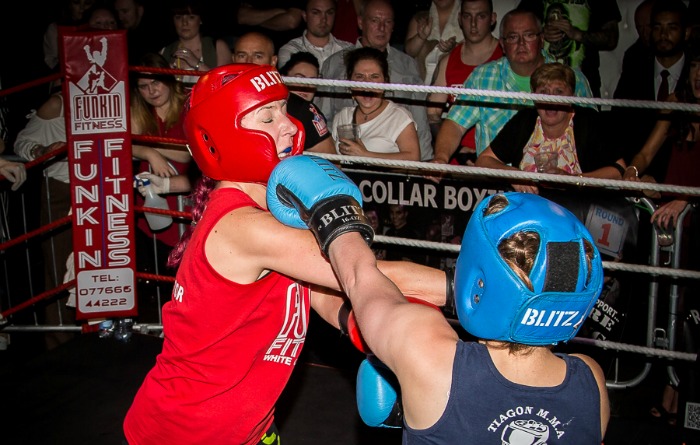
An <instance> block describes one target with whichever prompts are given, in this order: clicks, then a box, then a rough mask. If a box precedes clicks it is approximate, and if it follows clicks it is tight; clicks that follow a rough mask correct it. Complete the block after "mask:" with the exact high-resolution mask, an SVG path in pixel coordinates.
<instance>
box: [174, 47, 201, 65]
mask: <svg viewBox="0 0 700 445" xmlns="http://www.w3.org/2000/svg"><path fill="white" fill-rule="evenodd" d="M173 57H174V58H175V59H176V60H175V61H173V64H172V65H173V68H182V69H186V68H194V67H195V66H197V64H198V63H199V58H198V57H197V56H195V55H194V53H193V52H192V51H190V50H189V49H187V48H178V49H177V50H176V51H175V52H174V53H173ZM178 60H179V61H180V63H179V66H178Z"/></svg>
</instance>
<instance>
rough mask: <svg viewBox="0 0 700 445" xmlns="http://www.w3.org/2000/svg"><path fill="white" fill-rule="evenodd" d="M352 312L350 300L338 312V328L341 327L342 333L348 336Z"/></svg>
mask: <svg viewBox="0 0 700 445" xmlns="http://www.w3.org/2000/svg"><path fill="white" fill-rule="evenodd" d="M351 310H352V305H351V304H350V301H349V300H345V302H344V303H343V305H342V306H340V309H339V310H338V326H339V327H340V333H341V334H343V335H345V336H348V335H350V333H349V332H348V318H350V311H351Z"/></svg>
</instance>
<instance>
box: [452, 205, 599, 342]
mask: <svg viewBox="0 0 700 445" xmlns="http://www.w3.org/2000/svg"><path fill="white" fill-rule="evenodd" d="M502 195H503V196H505V197H506V198H507V201H508V203H507V204H506V205H505V208H503V209H502V210H500V211H497V212H495V213H492V214H490V215H486V209H487V207H488V205H489V203H490V202H491V200H492V199H493V198H494V196H490V197H488V198H486V199H484V200H483V201H482V202H481V203H480V204H479V205H478V206H477V207H476V209H475V210H474V214H473V215H472V217H471V219H470V220H469V224H468V225H467V229H466V231H465V233H464V238H463V241H462V248H461V250H460V253H459V258H458V259H457V266H456V269H455V300H456V301H455V305H456V308H457V316H458V318H459V321H460V323H461V324H462V326H463V327H464V328H465V329H466V330H467V332H469V333H470V334H472V335H474V336H476V337H479V338H483V339H486V340H500V341H508V342H513V343H522V344H526V345H533V346H539V345H548V344H555V343H557V342H560V341H567V340H569V339H571V338H572V337H574V336H575V335H576V333H577V332H578V330H579V329H580V328H581V325H582V324H583V322H584V321H585V320H586V317H588V315H589V313H590V312H591V310H592V309H593V305H594V304H595V302H596V300H597V299H598V296H599V295H600V291H601V289H602V287H603V265H602V261H601V259H600V252H598V250H597V249H596V247H595V243H594V242H593V239H592V238H591V235H590V233H589V232H588V230H587V229H586V227H585V226H584V225H583V224H582V223H581V222H580V221H579V220H578V219H577V218H576V217H575V216H574V215H573V214H572V213H571V212H569V211H568V210H566V209H565V208H563V207H561V206H560V205H558V204H555V203H553V202H551V201H549V200H547V199H545V198H542V197H540V196H537V195H532V194H525V193H516V192H509V193H503V194H502ZM495 196H498V195H495ZM523 231H524V232H535V233H537V234H538V235H539V238H540V241H539V249H538V251H537V253H536V256H535V258H534V261H533V265H532V269H531V271H530V273H529V278H530V281H531V282H532V286H533V289H534V290H532V291H531V290H530V289H528V287H527V286H526V284H525V283H524V282H523V280H522V279H521V278H520V277H519V276H518V275H517V274H516V273H515V272H514V271H513V269H512V268H511V267H510V266H509V265H508V263H506V261H505V260H504V259H503V257H502V256H501V254H500V253H499V251H498V247H499V245H500V243H501V241H503V240H505V239H507V238H509V237H510V236H512V235H513V234H515V233H518V232H523ZM584 240H585V241H587V242H588V243H584ZM585 244H590V245H589V246H588V249H589V251H591V250H592V251H593V257H592V258H591V261H590V266H589V262H588V261H587V259H586V245H585Z"/></svg>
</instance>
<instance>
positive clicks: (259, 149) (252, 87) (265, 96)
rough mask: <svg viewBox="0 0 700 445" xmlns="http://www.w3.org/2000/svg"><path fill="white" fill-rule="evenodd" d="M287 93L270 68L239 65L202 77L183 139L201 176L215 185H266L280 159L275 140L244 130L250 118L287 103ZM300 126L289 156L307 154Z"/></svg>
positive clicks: (193, 94) (191, 101)
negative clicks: (244, 121)
mask: <svg viewBox="0 0 700 445" xmlns="http://www.w3.org/2000/svg"><path fill="white" fill-rule="evenodd" d="M288 95H289V91H288V90H287V87H286V86H285V85H284V83H283V82H282V77H281V76H280V74H279V73H278V72H277V70H276V69H275V68H274V67H272V66H269V65H254V64H251V63H240V64H231V65H224V66H220V67H217V68H214V69H212V70H211V71H209V72H207V74H204V75H203V76H202V77H200V79H199V81H198V82H197V83H196V84H195V86H194V87H193V88H192V92H191V93H190V97H189V99H188V102H187V104H186V108H187V110H186V114H185V134H186V135H187V142H188V146H189V149H190V153H191V154H192V157H193V158H194V160H195V162H196V163H197V165H198V166H199V168H200V170H201V171H202V173H203V174H204V175H206V176H208V177H210V178H212V179H216V180H228V181H240V182H260V183H267V180H268V178H269V177H270V173H271V172H272V169H274V168H275V166H276V165H277V163H279V161H280V159H279V156H278V155H277V146H276V144H275V141H274V140H273V139H272V137H271V136H270V135H269V134H267V133H265V132H262V131H258V130H251V129H248V128H243V127H242V126H241V119H242V118H243V116H245V115H246V114H247V113H248V112H250V111H252V110H254V109H256V108H258V107H260V106H262V105H265V104H268V103H270V102H274V101H277V100H286V99H287V97H288ZM288 117H289V119H290V120H291V121H292V122H293V123H294V124H295V125H296V126H297V129H298V131H297V133H296V135H294V140H293V142H292V147H291V149H292V152H291V153H290V155H298V154H301V153H302V152H303V150H304V127H303V126H302V125H301V123H300V122H299V121H297V120H296V119H294V118H293V117H291V116H288Z"/></svg>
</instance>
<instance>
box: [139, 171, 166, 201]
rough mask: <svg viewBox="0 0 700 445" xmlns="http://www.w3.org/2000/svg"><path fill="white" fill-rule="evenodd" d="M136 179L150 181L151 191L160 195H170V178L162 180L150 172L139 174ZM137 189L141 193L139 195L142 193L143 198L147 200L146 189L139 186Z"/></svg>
mask: <svg viewBox="0 0 700 445" xmlns="http://www.w3.org/2000/svg"><path fill="white" fill-rule="evenodd" d="M136 177H137V178H139V179H148V180H149V181H151V189H152V190H153V191H154V192H156V193H157V194H159V195H164V194H166V193H170V178H161V177H160V176H156V175H154V174H152V173H148V172H142V173H139V174H138V175H136ZM136 188H137V190H138V191H139V193H141V196H143V197H144V198H145V197H146V187H144V186H143V185H138V184H137V186H136Z"/></svg>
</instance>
